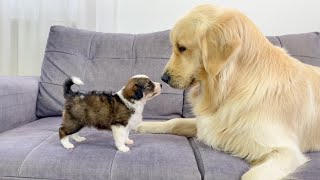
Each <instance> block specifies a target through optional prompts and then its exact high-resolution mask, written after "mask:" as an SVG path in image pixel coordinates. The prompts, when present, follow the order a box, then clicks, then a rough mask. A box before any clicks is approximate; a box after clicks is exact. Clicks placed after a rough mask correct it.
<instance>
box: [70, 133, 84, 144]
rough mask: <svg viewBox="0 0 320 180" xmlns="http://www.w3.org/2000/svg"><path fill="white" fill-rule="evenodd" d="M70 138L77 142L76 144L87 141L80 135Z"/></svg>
mask: <svg viewBox="0 0 320 180" xmlns="http://www.w3.org/2000/svg"><path fill="white" fill-rule="evenodd" d="M70 137H71V138H72V139H73V140H74V141H76V142H83V141H85V140H86V138H85V137H82V136H80V135H79V133H74V134H72V135H71V136H70Z"/></svg>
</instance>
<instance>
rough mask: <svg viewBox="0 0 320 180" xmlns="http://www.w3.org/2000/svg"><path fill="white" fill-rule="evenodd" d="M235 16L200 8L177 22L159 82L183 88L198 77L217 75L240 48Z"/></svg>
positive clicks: (206, 7)
mask: <svg viewBox="0 0 320 180" xmlns="http://www.w3.org/2000/svg"><path fill="white" fill-rule="evenodd" d="M236 14H237V13H236V11H233V10H226V9H222V8H219V7H216V6H212V5H201V6H198V7H196V8H194V9H193V10H192V11H191V12H190V13H189V14H187V15H186V16H184V17H183V18H182V19H180V20H179V21H178V22H177V23H176V25H175V26H174V28H173V29H172V31H171V34H170V40H171V43H172V47H173V52H172V55H171V57H170V60H169V62H168V63H167V65H166V67H165V69H164V73H163V75H162V77H161V79H162V80H163V81H164V82H166V83H168V84H169V85H170V86H171V87H173V88H180V89H184V88H188V87H189V86H190V85H191V84H192V83H193V82H197V81H199V80H200V79H201V78H202V77H201V76H216V75H217V74H218V73H219V72H220V70H221V68H222V67H223V66H224V64H225V63H226V62H228V60H229V59H230V58H231V57H234V56H236V54H237V52H239V51H238V49H240V45H241V44H240V39H239V33H238V28H237V24H236V21H235V18H236Z"/></svg>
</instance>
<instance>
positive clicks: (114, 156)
mask: <svg viewBox="0 0 320 180" xmlns="http://www.w3.org/2000/svg"><path fill="white" fill-rule="evenodd" d="M117 152H118V150H117V151H116V152H115V153H114V156H113V159H112V161H111V167H110V180H112V169H113V161H114V159H115V158H116V155H117Z"/></svg>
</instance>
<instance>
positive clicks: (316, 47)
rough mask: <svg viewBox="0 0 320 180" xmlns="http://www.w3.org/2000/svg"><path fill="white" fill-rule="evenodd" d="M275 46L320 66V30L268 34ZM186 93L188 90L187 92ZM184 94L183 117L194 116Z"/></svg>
mask: <svg viewBox="0 0 320 180" xmlns="http://www.w3.org/2000/svg"><path fill="white" fill-rule="evenodd" d="M267 38H268V39H269V41H270V42H271V43H272V44H274V45H275V46H279V47H282V48H284V49H286V50H287V52H288V53H289V54H290V55H291V56H293V57H295V58H296V59H298V60H300V61H301V62H303V63H306V64H310V65H314V66H320V34H319V32H312V33H303V34H291V35H283V36H268V37H267ZM185 94H186V92H185ZM185 99H186V98H185V96H184V106H183V117H194V115H193V114H192V111H191V107H190V105H189V104H188V103H187V102H186V100H185Z"/></svg>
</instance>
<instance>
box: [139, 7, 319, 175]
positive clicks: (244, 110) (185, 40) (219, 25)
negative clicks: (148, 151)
mask: <svg viewBox="0 0 320 180" xmlns="http://www.w3.org/2000/svg"><path fill="white" fill-rule="evenodd" d="M170 38H171V42H172V46H173V53H172V56H171V58H170V60H169V62H168V64H167V66H166V67H165V70H164V74H167V75H168V76H170V80H169V81H168V84H169V85H170V86H172V87H174V88H181V89H187V88H190V93H189V101H190V102H191V104H192V106H193V112H194V114H195V115H196V118H195V119H173V120H170V121H167V122H144V123H142V124H141V125H140V126H139V127H138V129H137V130H138V131H140V132H148V133H171V134H177V135H184V136H189V137H191V136H196V137H197V138H198V139H199V140H200V141H202V142H204V143H205V144H207V145H208V146H210V147H212V148H215V149H219V150H222V151H225V152H228V153H231V154H233V155H235V156H238V157H241V158H244V159H245V160H247V161H248V162H250V163H251V165H252V168H251V169H250V170H249V171H248V172H246V173H245V174H244V175H243V176H242V178H241V179H253V180H256V179H259V180H261V179H266V180H272V179H282V178H284V177H287V176H288V175H289V174H290V173H292V172H293V171H295V170H296V169H297V168H298V167H299V166H301V165H303V164H304V163H306V162H307V161H308V159H307V158H306V157H305V156H304V155H303V152H309V151H317V150H319V149H320V131H319V129H320V109H319V108H320V70H319V69H318V68H317V67H313V66H310V65H307V64H303V63H301V62H300V61H298V60H297V59H295V58H293V57H291V56H290V55H288V54H287V53H286V51H285V50H283V49H281V48H279V47H276V46H274V45H272V44H271V43H270V42H269V41H268V40H267V39H266V38H265V36H264V35H263V34H262V33H261V32H260V31H259V29H258V28H257V27H256V26H255V25H254V23H252V21H251V20H249V19H248V18H247V17H246V16H245V15H243V14H242V13H241V12H239V11H237V10H232V9H226V8H221V7H217V6H212V5H201V6H198V7H196V8H194V9H193V10H192V11H191V12H190V13H189V14H187V15H186V16H184V17H183V18H182V19H180V20H179V21H178V22H177V23H176V25H175V26H174V28H173V29H172V31H171V35H170Z"/></svg>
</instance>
